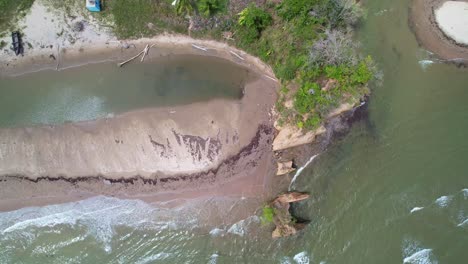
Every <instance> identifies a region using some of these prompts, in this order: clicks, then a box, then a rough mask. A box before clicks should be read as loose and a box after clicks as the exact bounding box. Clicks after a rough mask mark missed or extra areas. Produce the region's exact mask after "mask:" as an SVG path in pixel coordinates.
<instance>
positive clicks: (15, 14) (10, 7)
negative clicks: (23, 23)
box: [0, 0, 34, 32]
mask: <svg viewBox="0 0 468 264" xmlns="http://www.w3.org/2000/svg"><path fill="white" fill-rule="evenodd" d="M33 3H34V0H0V32H3V31H5V30H8V29H10V30H14V25H15V23H16V22H17V21H18V19H19V18H21V17H23V16H24V15H26V13H27V11H28V10H29V8H31V5H32V4H33Z"/></svg>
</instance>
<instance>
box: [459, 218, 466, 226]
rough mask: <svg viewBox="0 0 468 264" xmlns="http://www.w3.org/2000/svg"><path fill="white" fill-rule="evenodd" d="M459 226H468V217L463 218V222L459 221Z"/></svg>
mask: <svg viewBox="0 0 468 264" xmlns="http://www.w3.org/2000/svg"><path fill="white" fill-rule="evenodd" d="M457 226H459V227H465V226H468V218H467V219H465V220H463V221H462V222H461V223H459V224H458V225H457Z"/></svg>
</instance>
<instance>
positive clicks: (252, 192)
mask: <svg viewBox="0 0 468 264" xmlns="http://www.w3.org/2000/svg"><path fill="white" fill-rule="evenodd" d="M131 43H133V44H134V45H135V48H129V49H123V50H122V49H120V48H118V47H114V48H111V47H109V45H110V44H103V46H99V47H93V48H91V49H90V50H86V49H84V51H79V50H80V48H78V49H76V48H75V49H72V51H73V52H69V51H67V53H66V56H64V57H63V58H62V59H64V60H65V59H66V62H67V63H64V64H62V67H79V66H83V65H86V64H87V63H99V62H100V61H102V60H95V59H96V58H95V57H93V55H92V54H93V51H96V52H98V51H100V54H101V56H103V57H105V58H104V59H105V60H106V61H117V60H124V59H126V58H128V57H131V56H133V55H134V54H136V53H138V52H139V51H140V50H142V49H143V48H144V46H145V45H146V44H152V43H153V44H154V43H157V44H158V45H157V46H155V47H153V48H152V49H151V50H150V52H149V54H148V56H147V59H148V61H150V60H154V59H157V58H158V57H160V56H167V55H171V54H195V55H200V56H215V57H218V58H222V59H227V60H229V61H231V62H233V63H235V64H237V65H239V66H241V67H245V68H247V69H248V70H249V71H252V72H254V73H256V74H257V75H258V77H257V79H256V80H254V81H251V82H249V83H247V84H246V86H249V85H250V86H252V87H250V88H248V87H246V89H245V91H246V93H245V95H244V97H243V98H242V99H241V100H233V101H232V100H231V102H228V101H227V100H224V99H212V100H210V101H208V102H201V103H193V104H189V105H183V106H174V107H157V108H149V109H138V110H134V111H130V112H126V113H122V114H118V115H116V116H115V117H112V118H104V119H98V120H93V121H83V122H76V123H70V124H64V125H63V126H68V127H73V126H75V127H81V128H79V130H83V131H85V132H86V133H89V132H90V131H92V128H90V127H92V126H95V124H96V123H99V122H101V123H103V124H106V123H109V122H110V123H112V122H113V121H115V120H117V119H125V118H129V119H133V118H135V117H137V118H138V117H139V116H143V115H146V116H154V114H158V113H159V114H161V113H162V112H166V113H165V114H164V115H165V116H170V112H171V111H172V109H175V108H177V109H178V110H177V112H180V111H179V110H180V109H184V108H185V110H186V111H189V112H192V111H193V109H194V105H196V106H197V107H195V108H198V109H199V111H203V109H205V111H208V112H219V111H218V110H215V111H213V109H226V105H232V106H233V107H235V108H236V107H237V109H238V108H239V104H241V105H244V106H243V107H244V108H245V110H244V113H245V115H246V116H249V117H250V118H247V120H250V121H247V122H245V121H244V122H243V123H244V125H243V127H244V128H243V129H240V131H243V133H241V134H242V135H244V136H243V138H244V139H241V140H240V141H241V142H239V143H237V144H236V147H234V149H233V150H231V151H228V153H227V155H225V156H223V158H221V160H220V161H219V163H217V164H214V165H212V166H208V167H206V166H204V167H203V169H201V170H198V172H197V171H192V172H190V170H189V171H185V172H178V173H169V174H167V173H161V172H157V171H156V172H155V171H154V170H148V171H149V173H145V172H143V171H137V172H132V173H128V172H127V173H123V174H119V173H111V174H109V173H107V174H103V173H102V172H98V173H96V174H94V175H92V174H77V175H75V176H72V177H71V178H70V177H68V176H66V175H67V174H66V173H63V172H62V173H60V172H59V173H58V174H57V175H56V176H53V175H47V174H46V175H45V176H44V175H42V176H35V177H36V178H34V177H32V178H30V179H25V175H21V174H18V173H11V172H9V173H2V175H3V176H0V189H1V190H9V191H8V192H6V193H5V192H3V193H0V198H1V200H0V211H6V210H8V211H9V210H15V209H19V208H23V207H28V206H43V205H48V204H57V203H63V202H72V201H78V200H82V199H85V198H89V197H93V196H97V195H107V196H112V197H118V198H124V199H140V200H143V201H145V202H149V203H161V202H163V203H165V202H170V201H172V200H175V201H177V202H170V203H173V204H172V205H171V206H176V205H179V204H180V203H181V202H182V203H185V202H187V201H190V200H193V199H198V198H202V197H205V198H208V197H223V196H231V197H239V198H240V197H244V198H245V197H249V198H255V199H258V201H265V200H268V199H271V198H273V197H274V196H275V195H277V193H278V192H279V191H281V190H282V189H285V188H286V187H287V186H288V185H289V181H288V178H287V177H283V176H277V175H276V173H275V172H276V169H277V168H276V167H277V166H276V162H277V161H278V160H280V159H283V158H284V157H285V156H290V159H296V160H297V161H299V163H301V162H300V160H301V159H302V158H304V159H306V158H308V157H306V156H307V155H308V154H305V153H310V152H311V150H310V146H308V145H307V144H308V143H309V142H306V143H304V144H302V145H300V146H296V147H293V148H292V149H290V148H287V149H282V150H276V151H275V150H274V149H273V142H274V139H275V137H276V135H277V133H278V132H279V131H278V130H276V129H275V128H274V122H275V120H274V119H275V118H274V116H275V111H274V105H275V102H276V96H277V93H278V90H279V83H278V81H277V80H276V79H275V78H273V77H271V76H274V74H273V72H272V70H271V68H270V67H269V66H268V65H266V64H264V63H263V62H261V61H260V59H258V58H255V57H253V56H251V55H249V54H247V53H245V52H243V51H240V50H238V49H235V48H233V47H230V46H229V45H227V44H225V43H220V42H216V41H212V40H195V39H192V38H190V37H186V36H175V35H163V36H159V37H156V38H152V39H139V40H135V41H132V42H131ZM192 44H195V45H198V46H203V47H206V48H207V49H208V51H203V50H200V49H197V48H194V47H193V46H192ZM140 48H141V49H140ZM169 48H170V49H169ZM103 50H104V51H105V52H102V51H103ZM231 51H234V52H235V53H236V54H238V55H241V56H242V58H244V60H241V59H239V58H238V57H237V56H235V55H233V54H232V53H231ZM86 52H87V53H86ZM84 54H87V55H86V56H82V57H80V55H84ZM36 55H37V57H38V58H39V59H38V60H37V61H40V60H41V59H44V56H45V55H44V54H41V55H39V54H36ZM106 56H107V57H106ZM90 57H92V58H94V60H91V61H89V58H90ZM47 60H48V59H45V61H46V62H47ZM87 60H88V61H87ZM37 61H36V62H37ZM134 63H140V62H139V61H135V62H134ZM8 67H9V69H10V70H12V69H15V70H17V71H18V70H21V69H22V70H31V69H33V70H35V71H41V70H47V69H51V66H50V62H49V64H47V63H44V64H42V65H41V64H37V63H36V64H33V65H32V66H31V65H28V59H26V60H25V61H22V60H19V61H17V62H16V64H14V66H11V65H10V66H8ZM116 67H118V66H116ZM124 67H125V66H124ZM26 72H28V71H22V72H21V74H26ZM10 76H11V75H10ZM252 83H254V84H252ZM260 83H263V85H261V84H260ZM255 87H256V88H255ZM266 89H267V90H268V91H269V92H267V93H265V91H266ZM268 94H269V95H268ZM266 95H268V96H266ZM256 98H262V104H258V102H257V100H256ZM214 105H217V106H214ZM213 106H214V107H215V108H213ZM207 109H208V110H207ZM209 109H211V111H210V110H209ZM354 109H356V108H355V106H352V105H346V107H345V108H343V109H340V108H338V110H339V111H337V112H336V113H334V115H333V116H332V115H330V116H329V117H327V123H328V121H330V120H338V121H332V122H331V123H340V122H345V120H346V119H347V118H348V117H346V116H347V115H348V113H352V112H354ZM221 112H223V111H221ZM228 112H233V111H228ZM241 112H242V111H241ZM255 113H256V114H255ZM205 114H207V113H205ZM205 114H202V116H203V115H205ZM252 115H253V117H252ZM342 117H343V118H344V119H342ZM159 118H161V117H159ZM170 118H171V119H172V118H173V117H170ZM244 119H246V118H239V119H238V120H244ZM154 120H158V118H155V119H154ZM159 120H161V119H159ZM217 122H218V121H217ZM117 123H118V122H117ZM124 123H125V122H124ZM176 123H177V122H176ZM187 123H189V122H187ZM246 123H247V124H246ZM257 125H258V128H257ZM56 126H57V125H50V126H45V127H56ZM58 126H60V125H58ZM241 126H242V125H241ZM262 127H263V128H262ZM326 127H327V128H326V129H325V128H323V127H321V128H320V133H317V135H316V136H314V137H313V138H312V139H311V140H312V141H313V142H315V143H317V144H318V145H323V142H324V141H330V138H331V137H332V136H330V135H331V134H334V133H335V132H336V131H338V132H340V131H342V130H343V129H342V128H340V126H336V125H335V124H331V125H328V124H327V125H326ZM345 127H346V128H345V130H346V129H349V125H348V126H346V125H345ZM39 128H40V129H43V128H44V126H39ZM20 129H23V130H28V129H31V128H20ZM47 129H48V130H50V128H46V130H47ZM262 129H263V130H264V131H263V132H262V131H261V130H262ZM2 130H3V131H4V130H5V129H3V128H0V132H1V131H2ZM335 130H336V131H335ZM248 131H250V132H248ZM265 131H266V132H265ZM171 133H172V132H171ZM313 133H315V132H313ZM15 134H17V133H16V132H15ZM27 134H32V133H31V132H30V131H29V132H27ZM255 135H256V136H255ZM205 136H206V135H205ZM212 136H213V134H212ZM242 142H243V143H242ZM315 143H314V144H315ZM328 144H329V142H326V143H325V145H328ZM295 149H309V150H307V151H301V150H299V151H295ZM312 149H314V147H312ZM0 150H1V149H0ZM323 150H324V149H323V148H322V147H321V148H320V149H318V150H317V149H316V150H315V151H318V152H322V151H323ZM285 152H287V153H288V154H287V155H283V154H282V153H285ZM0 154H1V153H0ZM299 156H301V157H299ZM302 156H304V157H302ZM0 157H1V155H0ZM19 160H22V159H19ZM0 161H1V159H0ZM0 163H1V162H0ZM5 164H9V162H7V163H5ZM213 166H214V167H213ZM0 167H1V166H0ZM110 175H112V176H111V177H109V176H110ZM278 186H280V187H278ZM50 193H54V194H55V195H52V196H51V195H50Z"/></svg>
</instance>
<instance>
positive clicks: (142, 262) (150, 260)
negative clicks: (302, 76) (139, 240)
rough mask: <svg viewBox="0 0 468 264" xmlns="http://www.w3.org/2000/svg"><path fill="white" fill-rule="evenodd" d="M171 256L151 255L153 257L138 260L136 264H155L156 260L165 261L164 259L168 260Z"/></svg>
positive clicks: (166, 254) (162, 254) (163, 254)
mask: <svg viewBox="0 0 468 264" xmlns="http://www.w3.org/2000/svg"><path fill="white" fill-rule="evenodd" d="M170 256H171V254H169V253H164V252H161V253H157V254H154V255H151V256H148V257H144V258H143V259H141V260H138V261H137V262H135V263H136V264H146V263H154V262H155V261H156V260H163V259H166V258H168V257H170Z"/></svg>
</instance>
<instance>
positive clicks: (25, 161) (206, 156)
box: [0, 36, 278, 210]
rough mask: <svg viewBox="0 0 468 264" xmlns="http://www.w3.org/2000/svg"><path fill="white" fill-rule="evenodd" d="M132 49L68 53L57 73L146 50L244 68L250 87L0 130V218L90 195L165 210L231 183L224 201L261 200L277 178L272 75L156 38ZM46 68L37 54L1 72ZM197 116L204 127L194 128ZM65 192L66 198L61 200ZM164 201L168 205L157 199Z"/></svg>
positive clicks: (216, 52)
mask: <svg viewBox="0 0 468 264" xmlns="http://www.w3.org/2000/svg"><path fill="white" fill-rule="evenodd" d="M132 43H133V44H134V45H135V47H136V48H130V50H127V49H125V50H121V49H120V48H118V47H117V48H110V47H109V45H111V44H106V43H102V45H101V46H99V45H93V46H92V48H91V47H90V48H88V49H84V51H83V49H82V48H81V49H82V50H81V51H79V50H78V51H76V50H73V49H70V50H68V51H67V52H66V54H64V55H63V56H61V60H62V61H61V65H62V67H64V68H65V67H72V66H77V65H82V64H83V63H87V61H86V60H87V59H88V60H89V61H90V62H98V61H102V60H106V61H107V60H112V61H113V60H116V59H117V58H120V57H121V58H124V57H128V56H129V55H130V54H135V53H137V52H139V50H140V47H144V46H145V45H146V44H156V46H155V47H154V48H153V49H154V50H153V49H152V50H151V52H150V53H149V54H148V57H147V59H148V60H153V59H157V58H158V57H159V56H164V55H168V54H204V55H205V54H206V55H209V56H217V57H220V58H224V59H228V60H230V61H233V62H235V63H237V64H240V65H242V67H247V68H249V69H251V70H252V71H253V72H255V74H254V75H255V77H253V79H252V80H251V81H249V82H248V83H247V84H246V86H245V93H244V96H243V98H242V99H241V100H239V101H237V100H225V99H214V100H211V101H208V102H203V103H193V104H190V105H183V106H174V107H167V108H166V107H160V108H150V109H142V110H137V111H132V112H129V113H124V114H122V115H117V116H116V117H114V118H107V119H100V120H94V121H86V122H79V123H68V124H63V125H55V126H50V125H44V126H33V127H19V128H2V129H0V134H1V137H2V143H1V144H2V145H1V148H0V168H1V169H0V174H1V175H2V176H1V179H2V180H1V182H0V185H1V186H0V189H1V190H2V191H1V193H0V197H1V198H2V202H1V203H0V210H11V209H14V208H18V207H22V206H25V205H36V204H37V203H39V204H42V203H49V202H50V201H51V200H56V201H55V202H58V201H62V200H63V201H69V200H70V199H71V200H75V199H81V198H83V197H87V196H92V195H97V194H106V195H113V196H122V197H128V196H131V197H134V196H135V195H137V196H147V194H145V193H146V192H149V193H151V195H150V196H151V197H153V198H148V199H150V200H152V199H156V198H154V197H157V200H168V199H169V200H170V199H171V197H172V198H173V196H174V194H173V192H174V191H176V190H177V193H178V194H180V193H184V195H185V196H188V197H192V198H194V197H199V196H207V195H208V196H209V195H214V194H216V193H219V184H225V182H227V181H234V179H236V180H235V184H229V185H227V187H226V185H225V187H224V188H223V194H232V195H238V196H243V195H258V194H259V193H264V191H263V189H264V188H265V187H266V185H265V183H264V181H265V180H266V179H264V177H265V175H268V174H269V173H267V171H268V170H272V171H274V168H275V166H274V164H273V161H272V149H271V142H272V139H273V138H272V137H273V136H274V129H273V127H272V124H273V119H272V116H271V109H272V106H273V105H274V102H275V100H276V92H277V90H278V83H277V82H276V80H275V79H274V78H272V77H270V76H272V74H271V71H270V70H269V68H268V67H267V66H266V65H264V64H262V63H261V62H260V61H259V60H258V59H256V58H253V57H251V56H248V55H246V54H244V53H242V52H241V51H238V50H235V49H231V48H230V47H228V46H227V45H225V44H223V43H217V42H213V41H195V40H193V39H190V38H188V37H181V36H160V37H157V38H155V39H140V40H137V41H135V42H132ZM195 43H196V44H195ZM193 44H195V45H196V47H198V48H196V47H194V46H192V45H193ZM169 46H170V47H171V48H169ZM200 47H203V49H205V48H206V51H204V50H201V49H200ZM88 50H89V52H88ZM231 51H233V52H234V53H235V54H233V52H231ZM95 54H99V56H100V57H99V59H97V60H96V57H95ZM236 55H239V56H242V59H240V58H239V57H238V56H236ZM48 60H49V58H47V57H46V56H45V55H44V54H37V55H36V56H28V57H23V58H20V59H17V60H14V61H13V62H11V63H10V64H9V65H8V66H4V67H5V68H4V69H6V71H5V72H8V74H9V75H16V74H24V73H26V72H31V71H38V70H42V69H50V68H51V67H53V64H51V63H50V64H48V63H47V62H48ZM31 62H33V63H31ZM135 63H139V62H135ZM116 67H117V66H116ZM258 98H262V100H261V101H259V100H258ZM194 116H199V117H201V119H200V120H199V121H198V122H192V121H193V117H194ZM270 174H271V173H270ZM273 174H274V173H273ZM247 175H249V176H247ZM237 178H240V180H239V181H238V180H237ZM44 182H48V184H42V183H44ZM243 182H245V183H243ZM130 185H131V187H129V186H130ZM41 186H42V187H41ZM77 186H79V187H77ZM123 186H126V187H123ZM53 189H57V191H51V190H53ZM67 189H68V190H73V192H71V194H67V195H60V194H61V193H62V192H63V190H67ZM145 190H146V191H145ZM166 192H170V193H172V195H170V194H166V195H161V194H160V193H166ZM51 193H56V194H57V195H54V194H52V195H51ZM66 193H68V191H67V192H66ZM155 193H157V195H155ZM75 194H76V195H75ZM32 197H34V199H31V198H32ZM52 197H54V198H52ZM182 197H183V196H182ZM179 198H180V197H179Z"/></svg>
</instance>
